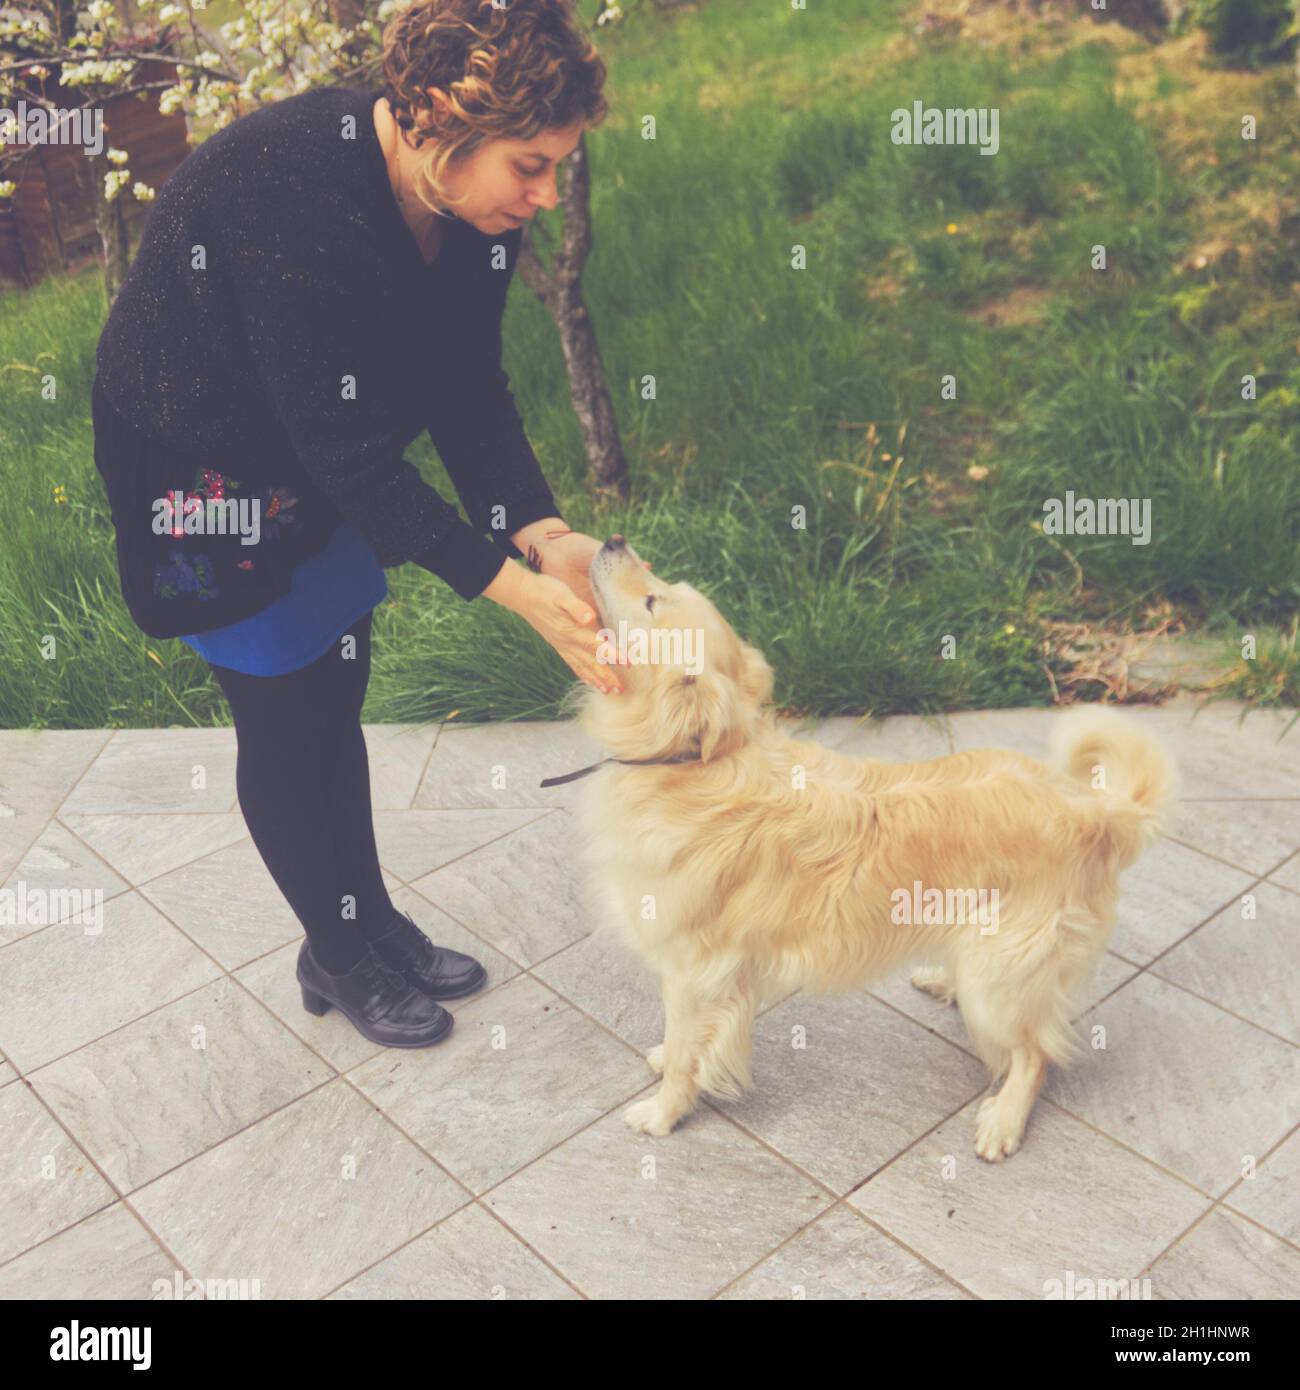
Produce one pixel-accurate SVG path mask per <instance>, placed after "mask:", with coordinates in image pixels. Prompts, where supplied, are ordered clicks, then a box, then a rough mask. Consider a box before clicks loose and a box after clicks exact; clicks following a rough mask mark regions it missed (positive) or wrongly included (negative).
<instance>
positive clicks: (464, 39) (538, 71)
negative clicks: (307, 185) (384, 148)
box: [382, 0, 609, 212]
mask: <svg viewBox="0 0 1300 1390" xmlns="http://www.w3.org/2000/svg"><path fill="white" fill-rule="evenodd" d="M382 46H383V67H382V73H383V81H384V97H385V99H386V100H387V102H388V105H389V108H390V109H391V110H392V112H393V115H394V117H395V119H396V121H397V125H398V127H399V129H400V130H401V132H402V137H401V138H403V139H405V140H406V141H407V143H408V144H411V143H414V145H415V147H416V148H417V149H418V148H419V147H420V146H421V145H423V144H425V143H431V144H432V145H433V152H432V154H431V155H430V157H429V159H428V160H427V161H425V162H424V163H423V164H422V165H421V166H420V174H419V175H418V176H417V180H416V187H415V189H414V190H413V192H414V193H415V196H416V197H418V198H419V200H420V202H421V203H423V204H424V205H425V206H426V207H427V208H428V209H429V210H430V211H431V212H438V211H440V210H441V209H440V208H439V206H438V204H439V203H441V204H442V205H443V206H444V207H454V206H456V204H455V202H454V201H453V200H452V199H451V198H449V197H448V196H447V194H446V191H445V188H444V186H443V178H444V175H445V173H446V170H447V167H448V165H450V164H451V162H452V161H453V160H457V159H467V158H468V157H469V156H470V155H472V154H473V153H474V151H475V150H477V149H479V148H480V147H481V146H483V145H485V144H487V143H488V142H489V141H491V140H531V139H532V138H533V137H534V136H535V135H537V134H538V133H539V132H540V131H542V130H547V129H556V130H564V129H567V128H569V127H571V126H574V125H577V124H578V123H579V122H581V123H582V124H584V125H586V126H589V127H590V126H595V125H599V124H600V123H601V122H602V121H603V120H604V119H605V117H606V115H607V114H608V110H609V108H608V104H607V103H606V101H605V99H604V97H603V96H602V95H601V89H602V87H603V86H604V84H605V78H606V70H605V64H604V61H603V60H602V59H601V57H600V54H599V52H598V51H597V49H596V47H595V45H594V44H593V43H592V42H591V40H590V39H589V38H588V37H587V34H586V32H585V30H584V29H583V28H582V25H581V23H580V21H579V20H578V19H577V18H576V16H575V15H574V12H573V0H495V3H494V0H415V3H413V4H411V5H410V6H409V7H408V8H406V9H404V10H402V11H401V12H400V13H399V14H397V15H395V16H394V17H393V18H392V19H391V20H390V21H389V22H388V24H387V25H386V26H385V28H384V33H383V44H382ZM430 87H433V88H435V89H436V90H438V91H439V92H441V93H442V95H443V97H444V98H445V99H446V101H447V106H446V108H445V109H444V110H439V108H438V106H437V105H435V103H434V101H433V98H432V97H431V96H430V95H429V92H428V89H429V88H430Z"/></svg>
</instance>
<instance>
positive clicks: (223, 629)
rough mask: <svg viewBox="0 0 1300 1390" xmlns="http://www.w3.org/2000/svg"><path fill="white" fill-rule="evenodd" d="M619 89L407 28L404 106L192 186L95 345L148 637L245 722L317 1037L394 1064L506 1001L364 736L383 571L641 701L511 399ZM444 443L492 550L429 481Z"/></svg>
mask: <svg viewBox="0 0 1300 1390" xmlns="http://www.w3.org/2000/svg"><path fill="white" fill-rule="evenodd" d="M604 78H605V70H604V65H603V63H602V62H601V60H600V58H599V56H598V55H597V53H596V51H595V49H594V48H593V47H592V45H591V44H590V42H589V41H588V39H587V38H586V36H585V34H584V33H583V32H582V30H581V28H580V26H579V25H578V24H577V22H576V21H575V20H574V18H573V15H572V13H571V10H570V3H569V0H516V3H514V4H513V5H511V6H510V7H509V8H507V9H498V8H495V7H494V6H493V4H492V3H491V0H423V2H422V3H416V4H413V5H411V6H410V8H409V9H407V10H405V11H404V12H402V13H401V14H399V15H397V16H396V17H395V18H394V19H393V20H392V21H391V23H390V24H389V25H388V26H387V28H386V30H385V32H384V37H383V84H382V87H375V88H373V89H361V88H355V89H354V88H345V87H327V88H321V89H317V90H315V91H309V92H305V93H303V94H301V95H298V96H295V97H290V98H287V99H285V100H283V101H280V102H278V103H276V104H274V105H272V106H270V107H266V108H263V109H262V110H260V111H257V112H254V113H251V114H250V115H248V116H246V117H243V118H242V119H240V120H237V121H235V122H233V123H232V124H231V125H229V126H227V127H226V128H225V129H223V130H221V131H219V132H217V133H216V134H214V135H213V136H211V137H210V138H209V139H208V140H206V141H205V142H204V143H203V144H202V145H201V146H199V147H198V148H197V149H196V150H195V151H194V152H193V153H192V154H191V155H189V157H188V158H187V159H186V160H185V161H184V162H183V163H182V164H181V165H180V167H179V168H178V169H177V170H176V171H175V173H174V174H173V175H172V177H171V178H170V179H169V180H168V182H167V184H166V186H165V187H164V188H163V189H162V191H161V192H160V194H159V196H158V198H157V200H156V202H155V204H154V208H153V210H152V212H151V215H150V218H149V221H148V224H147V226H146V227H145V230H144V234H143V236H142V238H141V244H140V249H139V252H138V254H137V257H136V260H135V262H134V263H133V265H132V267H131V271H130V273H129V275H128V277H127V279H126V282H125V284H124V285H123V288H122V290H121V293H120V294H119V296H118V299H117V301H116V303H115V304H114V306H113V311H112V313H111V314H110V316H109V320H108V322H107V324H106V325H105V328H104V331H103V334H102V335H101V338H100V341H99V346H98V351H97V372H96V378H95V385H94V393H93V411H94V424H95V462H96V465H97V466H98V468H99V470H100V472H101V474H102V475H103V477H104V480H105V484H106V487H107V490H108V494H109V500H110V503H111V506H112V513H113V522H114V526H115V528H116V534H117V555H118V565H119V570H120V573H121V581H122V591H123V595H124V597H125V599H126V602H127V605H128V608H129V609H130V612H131V615H132V618H133V619H134V621H135V622H136V623H137V624H138V625H139V626H140V627H141V628H142V629H143V630H144V631H145V632H147V633H149V634H150V635H152V636H157V637H171V636H179V637H181V638H182V639H183V640H184V641H186V642H188V643H189V644H190V645H191V646H193V647H194V648H195V649H196V650H197V651H199V652H200V653H201V654H202V655H203V656H204V658H205V659H206V660H207V661H208V662H209V664H210V665H211V667H212V671H213V674H214V676H215V678H216V680H217V682H218V684H219V685H220V687H221V689H222V691H223V692H224V694H225V696H226V698H227V700H228V701H229V703H230V707H231V711H232V715H233V718H234V724H235V730H236V737H237V740H238V747H239V754H238V763H237V772H236V781H237V787H238V791H239V802H240V807H241V809H242V811H243V814H244V819H245V821H246V822H247V824H248V828H249V832H250V834H251V835H252V837H253V841H254V843H255V844H256V845H257V848H258V851H259V853H260V854H261V856H262V858H263V860H264V861H265V863H266V866H267V868H268V869H269V870H270V872H271V874H272V876H273V877H274V879H275V881H276V883H277V885H278V886H279V888H280V890H281V891H282V892H283V893H284V895H285V898H286V899H287V900H288V902H289V904H290V905H291V906H292V908H293V910H294V912H295V914H296V915H297V917H298V919H299V921H300V922H301V923H302V925H303V928H304V931H305V939H304V941H303V944H302V948H301V950H300V952H299V956H298V967H297V970H298V979H299V982H300V984H301V986H302V994H303V1003H304V1006H305V1007H306V1008H307V1009H309V1010H310V1011H311V1012H313V1013H316V1014H323V1013H324V1012H325V1011H326V1010H327V1009H328V1008H329V1007H330V1005H334V1006H336V1007H337V1008H338V1009H340V1010H341V1011H342V1012H343V1013H344V1014H345V1015H346V1016H347V1017H348V1018H349V1019H350V1020H351V1021H352V1023H353V1024H354V1025H355V1026H356V1027H357V1029H358V1030H359V1031H360V1032H361V1033H362V1034H363V1035H364V1036H365V1037H367V1038H369V1039H370V1040H371V1041H373V1042H378V1043H383V1044H386V1045H388V1046H393V1047H425V1046H428V1045H429V1044H431V1043H434V1042H436V1041H438V1040H439V1039H440V1038H442V1037H445V1036H446V1034H447V1033H448V1031H449V1030H450V1028H451V1025H452V1017H451V1015H450V1014H449V1013H448V1012H447V1011H446V1010H445V1009H444V1008H442V1007H441V1005H439V1004H438V1002H437V1001H438V1000H439V999H448V998H455V997H459V996H462V995H465V994H469V993H472V992H473V991H474V990H476V989H478V988H480V987H481V986H482V984H483V981H484V979H485V978H486V976H485V972H484V970H483V967H482V966H481V965H480V964H479V963H478V962H477V961H475V960H474V959H472V958H471V957H469V956H466V955H463V954H461V953H459V952H456V951H452V950H449V949H447V948H444V947H436V946H434V945H432V943H431V942H430V941H429V940H428V938H427V937H426V936H425V935H424V934H423V932H421V931H420V930H419V928H418V927H417V926H416V925H415V923H414V922H412V921H411V919H410V918H409V917H406V916H404V915H403V914H401V913H399V912H397V910H396V909H395V908H394V906H393V903H392V902H391V900H390V899H389V897H388V893H387V891H386V890H385V887H384V884H383V880H382V878H381V875H380V869H379V860H378V857H377V854H376V850H375V835H374V825H373V820H372V815H371V805H370V780H369V766H368V762H367V758H366V747H365V740H364V737H363V735H362V731H361V723H360V715H361V707H362V703H363V701H364V699H365V691H366V684H367V681H368V679H369V669H370V646H369V643H370V622H371V610H372V609H373V608H374V606H375V604H377V603H379V602H381V601H382V600H383V599H384V597H385V596H386V594H387V585H386V582H385V579H384V569H385V568H388V567H390V566H393V565H396V564H401V563H404V562H407V561H413V562H414V563H416V564H418V565H421V566H422V567H423V568H425V569H428V570H430V571H431V572H432V573H434V574H436V575H438V576H439V577H440V578H441V579H443V580H444V581H445V582H447V583H448V584H450V585H451V587H452V588H453V589H455V590H456V592H457V594H458V595H459V596H460V597H461V598H462V599H465V600H473V599H474V598H476V597H479V596H482V597H485V598H488V599H490V600H492V601H493V602H495V603H499V604H501V605H503V606H504V607H506V608H508V609H509V610H510V611H512V612H514V613H517V614H518V615H519V616H520V617H522V618H523V619H524V620H525V621H526V622H528V623H529V624H530V625H531V626H532V627H533V628H534V629H535V630H536V631H538V632H540V633H541V634H542V636H543V637H545V638H546V640H547V641H548V642H549V643H550V644H551V645H552V646H553V647H554V648H555V650H556V651H558V652H559V653H560V655H561V656H562V657H563V658H564V660H565V661H566V662H567V663H568V664H569V666H570V668H571V669H572V670H573V671H574V672H575V674H577V675H578V676H579V677H580V678H582V679H583V680H584V681H586V682H587V683H589V684H591V685H594V686H596V687H597V688H599V689H602V690H605V691H606V692H613V693H617V692H618V690H619V683H618V679H617V676H616V675H615V673H614V672H613V671H612V670H610V669H609V667H607V666H605V665H602V664H601V663H600V662H598V661H597V651H598V649H599V646H600V643H599V639H598V638H597V636H596V626H597V621H598V620H597V617H596V613H595V604H594V600H593V599H592V595H591V590H590V587H589V584H588V579H587V571H588V568H589V566H590V563H591V558H592V555H593V554H594V553H595V551H596V550H597V549H598V548H599V545H600V542H599V541H598V540H596V539H595V538H594V537H591V536H585V535H580V534H578V533H575V532H572V531H570V530H569V529H568V528H567V527H566V526H565V525H564V521H563V518H562V517H561V516H560V515H559V508H558V507H557V506H556V504H555V500H554V498H553V497H552V496H551V492H550V489H549V487H548V486H547V483H546V480H545V478H544V477H543V476H542V472H541V469H540V467H539V465H538V462H537V459H536V456H535V455H534V454H533V452H532V449H531V448H530V447H529V444H528V440H527V438H526V436H525V434H524V431H523V426H522V424H521V423H520V420H519V416H518V413H517V412H516V410H515V408H514V404H513V398H512V397H511V395H510V391H509V387H508V379H507V377H506V375H505V373H504V372H503V371H502V370H501V317H502V313H503V311H504V308H505V300H506V291H507V289H508V286H509V282H510V277H511V274H512V273H513V269H514V263H515V258H516V256H517V254H518V251H519V243H520V239H521V237H522V231H521V230H520V229H521V228H522V226H523V223H524V222H525V221H526V220H527V219H528V218H529V217H531V216H532V215H533V213H534V212H536V210H537V209H538V208H539V207H553V206H554V204H555V200H556V190H555V168H556V165H557V164H558V163H559V162H560V160H562V159H563V158H565V157H566V156H567V155H569V154H570V153H571V152H572V151H573V149H574V148H575V147H576V145H577V142H578V140H579V137H580V136H581V134H582V132H583V130H584V129H585V128H587V127H589V126H592V125H595V124H598V123H599V122H600V121H601V120H603V119H604V115H605V112H606V107H605V103H604V100H603V98H602V97H601V94H600V89H601V87H602V85H603V82H604ZM426 144H427V145H428V147H429V148H428V149H425V148H423V146H424V145H426ZM430 151H431V153H430ZM426 428H427V429H428V430H429V432H430V434H431V436H432V437H433V440H434V442H435V444H437V446H438V449H439V452H440V454H441V456H442V459H443V462H444V463H445V465H446V467H447V470H448V473H449V475H450V476H451V478H452V480H453V482H454V483H455V485H456V490H457V492H458V494H459V496H460V498H461V501H462V502H463V503H464V505H465V509H466V512H467V513H468V515H469V517H470V519H471V522H472V523H473V524H472V525H471V524H467V523H466V522H465V521H464V520H462V519H461V517H460V515H459V513H458V512H457V510H456V509H455V507H453V506H451V505H450V504H449V503H447V502H446V501H445V500H444V499H443V498H442V497H441V496H439V494H438V493H437V492H436V491H435V490H434V489H433V488H431V487H429V486H428V485H427V484H426V483H425V482H423V480H422V479H421V478H420V477H419V474H418V473H417V471H416V470H415V469H414V467H412V465H410V464H409V463H407V462H406V461H405V459H403V458H402V450H403V449H404V448H405V447H406V446H407V445H408V444H409V443H410V442H411V440H412V439H414V438H415V437H416V436H417V435H418V434H419V433H420V432H421V430H423V429H426ZM525 555H526V557H527V561H528V567H527V568H525V567H523V566H521V565H518V564H516V563H514V561H515V560H516V559H523V558H525Z"/></svg>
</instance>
